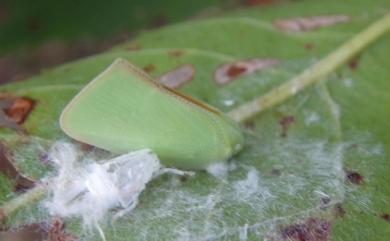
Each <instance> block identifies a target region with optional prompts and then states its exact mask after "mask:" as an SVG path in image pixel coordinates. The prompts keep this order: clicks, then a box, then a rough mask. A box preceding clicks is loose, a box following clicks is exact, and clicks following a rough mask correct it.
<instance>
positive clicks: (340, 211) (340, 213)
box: [334, 203, 346, 218]
mask: <svg viewBox="0 0 390 241" xmlns="http://www.w3.org/2000/svg"><path fill="white" fill-rule="evenodd" d="M345 213H346V212H345V209H344V208H343V206H342V205H341V203H338V204H336V205H335V206H334V214H335V216H336V217H338V218H342V217H344V216H345Z"/></svg>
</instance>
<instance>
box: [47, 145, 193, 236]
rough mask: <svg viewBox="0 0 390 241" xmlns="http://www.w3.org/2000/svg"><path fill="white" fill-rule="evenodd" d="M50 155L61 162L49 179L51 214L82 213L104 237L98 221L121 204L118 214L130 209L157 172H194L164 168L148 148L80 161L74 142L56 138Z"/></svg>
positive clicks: (81, 215)
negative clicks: (96, 159)
mask: <svg viewBox="0 0 390 241" xmlns="http://www.w3.org/2000/svg"><path fill="white" fill-rule="evenodd" d="M49 157H50V160H52V161H53V162H54V163H55V164H56V165H57V166H58V174H57V176H55V177H53V178H50V179H49V181H50V184H49V187H50V189H51V197H50V199H49V200H48V201H47V202H46V203H45V206H46V207H47V208H48V210H49V212H50V214H52V215H56V216H61V217H81V218H82V219H83V221H84V224H85V225H86V226H87V227H88V228H90V227H96V228H97V229H98V230H99V232H100V233H101V235H102V236H103V238H104V234H102V232H101V230H100V228H99V221H101V220H102V219H103V218H104V216H105V215H106V213H107V212H108V211H109V210H110V209H113V208H120V209H121V211H119V212H118V213H117V214H116V215H117V216H120V215H123V214H125V213H128V212H129V211H131V210H132V209H133V208H134V207H135V206H136V205H137V203H138V197H139V195H140V193H141V192H142V191H143V190H144V189H145V186H146V184H147V183H148V182H149V181H151V180H152V179H153V178H154V177H156V176H158V175H161V174H163V173H166V172H171V173H174V174H179V175H184V174H191V173H187V172H182V171H180V170H176V169H167V168H162V167H161V165H160V161H159V159H158V158H157V156H156V155H155V154H154V153H153V152H152V151H151V150H149V149H143V150H138V151H134V152H130V153H128V154H124V155H121V156H118V157H116V158H113V159H110V160H106V161H101V162H100V163H99V162H96V161H95V160H83V161H80V159H81V158H80V156H79V152H78V150H77V149H76V148H75V147H74V146H73V145H72V144H70V143H64V142H57V143H55V144H54V145H53V146H52V148H51V151H50V153H49Z"/></svg>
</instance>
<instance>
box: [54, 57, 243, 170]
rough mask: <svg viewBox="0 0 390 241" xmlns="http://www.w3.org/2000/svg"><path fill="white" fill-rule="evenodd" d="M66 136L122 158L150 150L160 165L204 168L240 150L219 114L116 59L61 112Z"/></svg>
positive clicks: (232, 127)
mask: <svg viewBox="0 0 390 241" xmlns="http://www.w3.org/2000/svg"><path fill="white" fill-rule="evenodd" d="M60 126H61V128H62V130H63V131H64V132H65V133H66V134H67V135H69V136H70V137H72V138H74V139H76V140H78V141H81V142H84V143H88V144H91V145H94V146H97V147H100V148H102V149H105V150H108V151H111V152H114V153H118V154H122V153H128V152H131V151H135V150H139V149H144V148H150V149H152V150H153V151H154V152H155V153H156V154H157V155H158V157H159V158H160V160H161V162H162V164H163V165H165V166H168V167H175V168H182V169H194V170H197V169H205V168H207V167H208V166H209V165H211V164H214V163H218V162H223V161H226V160H227V159H228V158H229V157H230V156H232V155H233V154H235V153H237V152H238V151H239V150H240V149H241V148H242V145H243V140H244V138H243V134H242V132H241V130H240V128H239V126H238V125H237V124H236V123H235V122H234V121H233V120H231V119H230V118H229V117H228V116H226V115H225V114H224V113H222V112H220V111H219V110H217V109H215V108H214V107H211V106H209V105H207V104H205V103H203V102H201V101H199V100H196V99H193V98H191V97H189V96H186V95H184V94H181V93H179V92H177V91H175V90H173V89H171V88H169V87H167V86H164V85H162V84H160V83H157V82H156V81H154V80H153V79H152V78H151V77H150V76H148V75H147V74H146V73H145V72H143V71H142V70H140V69H138V68H137V67H135V66H133V65H131V64H130V63H128V62H127V61H125V60H123V59H117V60H115V61H114V63H113V64H112V65H111V66H109V67H108V68H107V69H106V70H105V71H104V72H103V73H101V74H100V75H99V76H97V77H96V78H95V79H94V80H92V81H91V82H90V83H89V84H88V85H87V86H85V87H84V88H83V89H82V90H81V91H80V93H79V94H77V95H76V96H75V97H74V98H73V100H72V101H71V102H70V103H69V104H68V105H67V106H66V108H65V109H64V110H63V112H62V115H61V118H60Z"/></svg>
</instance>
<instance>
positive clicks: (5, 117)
mask: <svg viewBox="0 0 390 241" xmlns="http://www.w3.org/2000/svg"><path fill="white" fill-rule="evenodd" d="M34 105H35V101H34V100H33V99H31V98H29V97H17V96H13V95H10V94H1V95H0V127H6V128H11V129H14V130H17V131H19V132H21V133H24V132H25V131H24V129H23V128H22V127H20V126H19V124H22V123H23V122H24V121H25V120H26V118H27V117H28V115H29V113H30V112H31V110H32V109H33V108H34Z"/></svg>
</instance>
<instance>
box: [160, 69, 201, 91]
mask: <svg viewBox="0 0 390 241" xmlns="http://www.w3.org/2000/svg"><path fill="white" fill-rule="evenodd" d="M194 75H195V69H194V66H192V64H184V65H181V66H179V67H177V68H176V69H174V70H171V71H169V72H168V73H165V74H164V75H162V76H161V77H160V78H159V79H158V81H159V82H160V83H161V84H163V85H165V86H168V87H169V88H177V87H179V86H182V85H184V84H186V83H188V82H190V81H191V80H192V79H193V78H194Z"/></svg>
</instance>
